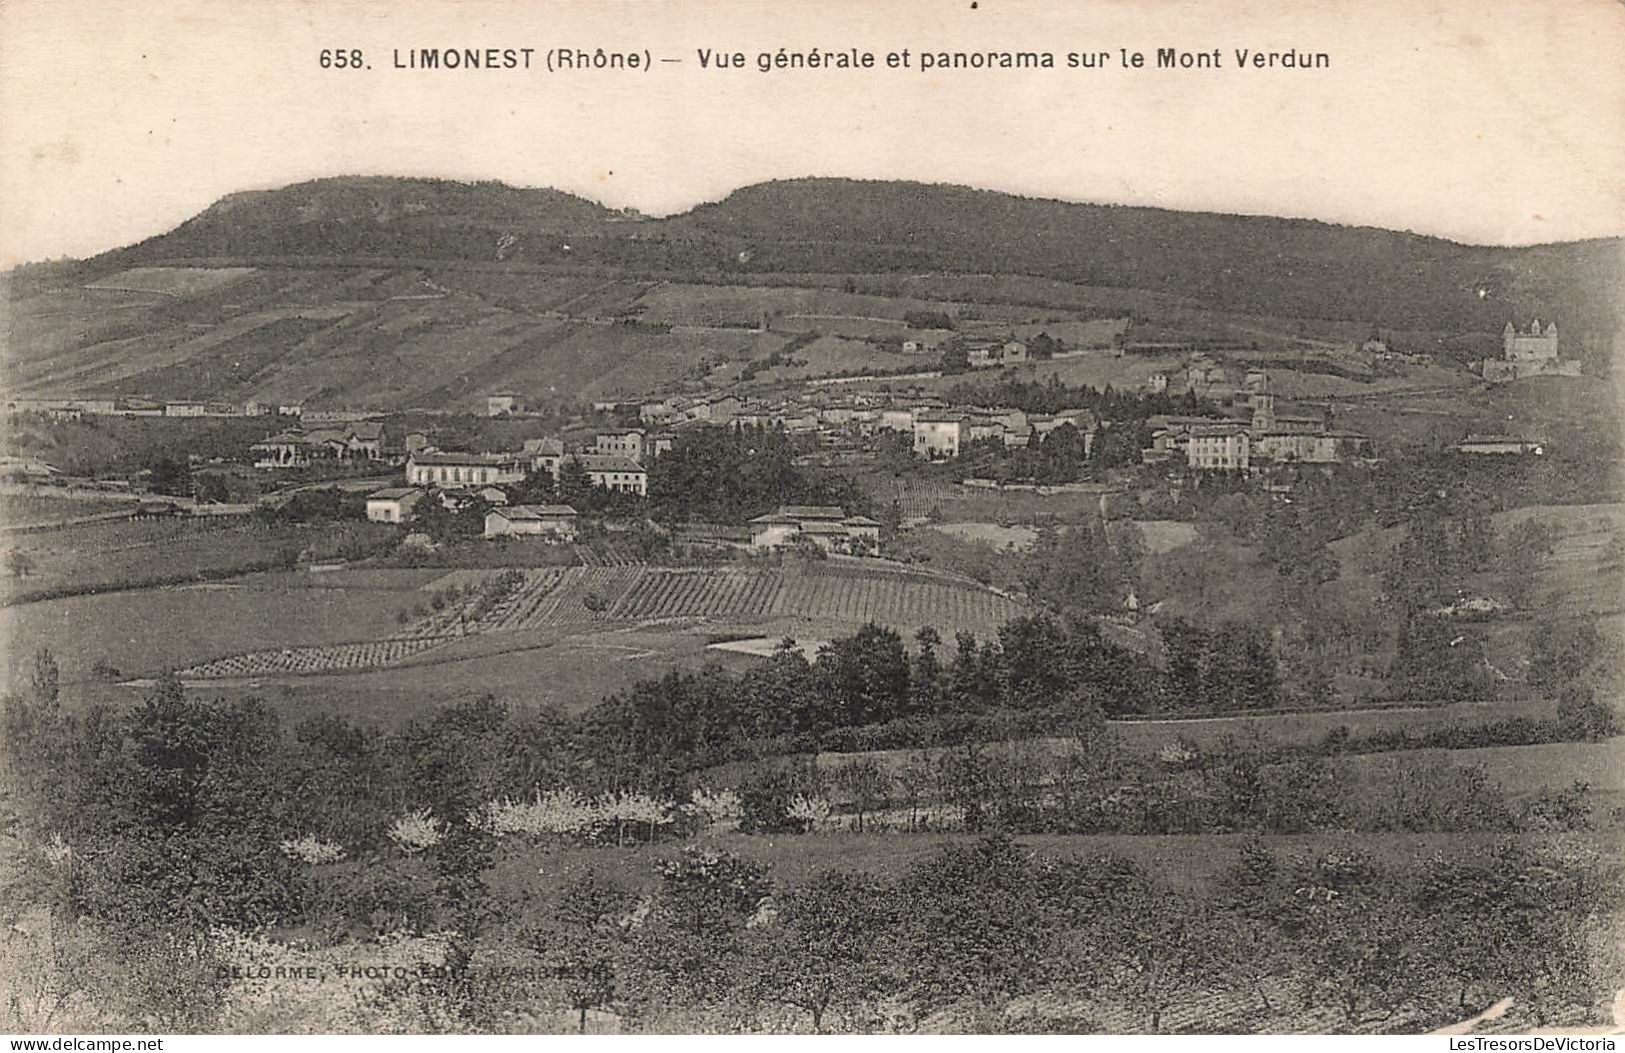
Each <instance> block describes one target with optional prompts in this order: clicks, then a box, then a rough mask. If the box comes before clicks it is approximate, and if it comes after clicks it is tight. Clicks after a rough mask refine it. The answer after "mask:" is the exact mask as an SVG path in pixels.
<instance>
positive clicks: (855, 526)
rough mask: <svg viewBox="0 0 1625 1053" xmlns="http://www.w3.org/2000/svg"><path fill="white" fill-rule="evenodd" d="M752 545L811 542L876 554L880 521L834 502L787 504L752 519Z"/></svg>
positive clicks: (838, 549) (836, 549) (766, 546)
mask: <svg viewBox="0 0 1625 1053" xmlns="http://www.w3.org/2000/svg"><path fill="white" fill-rule="evenodd" d="M750 528H751V530H750V547H751V548H753V549H759V550H770V549H778V548H784V547H786V546H789V545H794V544H797V543H800V542H802V541H810V542H811V543H813V544H815V545H817V546H818V547H819V548H821V549H823V550H824V551H826V552H842V553H851V554H854V555H872V554H874V553H877V552H879V551H880V524H879V523H877V522H875V521H874V520H873V519H870V518H869V517H868V516H849V515H847V514H846V511H845V510H844V509H841V508H838V507H836V506H834V505H785V506H784V507H782V508H780V509H779V510H778V511H777V512H771V513H769V514H767V515H765V516H757V517H756V518H755V519H752V520H751V521H750Z"/></svg>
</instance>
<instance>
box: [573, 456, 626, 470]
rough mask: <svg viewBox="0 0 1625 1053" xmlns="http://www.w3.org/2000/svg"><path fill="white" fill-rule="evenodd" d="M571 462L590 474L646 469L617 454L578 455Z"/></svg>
mask: <svg viewBox="0 0 1625 1053" xmlns="http://www.w3.org/2000/svg"><path fill="white" fill-rule="evenodd" d="M571 460H573V461H575V462H576V463H578V464H580V465H581V467H583V468H585V469H586V470H587V471H589V472H640V473H641V472H643V471H644V468H643V466H642V465H641V464H639V463H638V462H636V461H634V460H632V458H630V457H622V456H621V455H620V454H616V453H578V454H575V455H573V456H572V457H571Z"/></svg>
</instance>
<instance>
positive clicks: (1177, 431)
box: [3, 321, 1578, 549]
mask: <svg viewBox="0 0 1625 1053" xmlns="http://www.w3.org/2000/svg"><path fill="white" fill-rule="evenodd" d="M918 339H919V340H922V341H924V340H928V339H929V337H928V336H920V337H919V338H918ZM1503 345H1504V346H1503V357H1502V358H1501V359H1495V360H1485V361H1484V362H1482V363H1478V364H1477V365H1476V367H1475V368H1476V369H1477V371H1478V372H1479V373H1480V374H1481V375H1482V376H1483V377H1484V378H1485V379H1487V380H1494V381H1501V380H1506V379H1516V378H1519V377H1523V376H1537V375H1574V374H1575V373H1576V372H1577V368H1578V367H1577V366H1576V364H1575V363H1573V362H1570V361H1565V360H1563V359H1562V358H1561V356H1560V354H1559V348H1558V336H1557V326H1556V325H1555V323H1547V324H1546V325H1544V326H1543V325H1542V324H1541V323H1540V322H1539V321H1536V322H1534V323H1532V324H1531V326H1530V327H1529V329H1528V331H1527V332H1525V331H1519V330H1518V329H1517V328H1516V327H1514V326H1513V325H1512V324H1511V323H1508V325H1507V327H1506V330H1505V333H1504V334H1503ZM905 350H910V349H909V348H907V347H905ZM914 350H920V349H919V348H915V349H914ZM1360 350H1361V351H1362V352H1366V353H1369V354H1371V355H1376V356H1379V357H1380V355H1382V354H1386V353H1388V352H1387V347H1386V345H1385V344H1383V343H1382V342H1381V341H1380V340H1378V339H1377V338H1376V337H1373V338H1372V339H1371V340H1368V341H1367V342H1366V344H1365V345H1362V346H1361V348H1360ZM967 353H968V356H969V359H970V364H971V366H972V368H978V369H980V368H992V367H997V366H1005V365H1011V364H1019V363H1021V362H1024V361H1026V359H1027V354H1028V349H1027V346H1026V344H1024V343H1023V342H1021V341H1020V340H983V341H973V342H971V343H970V344H969V345H967ZM1181 372H1182V373H1183V376H1182V377H1180V378H1179V380H1180V383H1179V384H1178V385H1177V387H1178V388H1180V389H1183V390H1188V391H1191V392H1194V393H1195V394H1197V395H1199V396H1202V397H1204V398H1208V399H1212V400H1214V401H1217V402H1219V403H1220V404H1221V405H1224V406H1226V407H1227V415H1226V416H1225V417H1222V418H1214V417H1197V416H1178V415H1157V416H1153V417H1151V418H1150V420H1149V421H1148V423H1149V425H1150V427H1151V432H1152V434H1151V442H1150V446H1149V447H1148V448H1147V449H1145V450H1143V451H1142V453H1141V456H1142V460H1143V461H1144V462H1145V463H1147V464H1163V463H1183V464H1184V465H1185V467H1186V468H1187V469H1190V470H1193V471H1235V472H1244V473H1256V472H1258V471H1260V470H1263V469H1267V468H1269V467H1271V466H1280V465H1292V464H1305V465H1330V464H1350V463H1361V462H1368V461H1370V460H1371V459H1372V458H1374V457H1375V449H1374V446H1373V443H1372V441H1371V439H1370V437H1369V436H1366V435H1363V434H1360V433H1358V432H1354V431H1348V430H1344V429H1339V428H1337V427H1335V426H1334V423H1333V420H1332V412H1331V408H1330V407H1329V406H1307V407H1304V406H1297V407H1294V406H1289V405H1287V404H1284V403H1278V402H1277V399H1276V396H1275V394H1274V392H1273V391H1272V390H1271V385H1270V379H1269V374H1268V373H1267V372H1266V371H1265V370H1262V369H1248V370H1245V371H1243V370H1238V369H1235V368H1233V367H1230V366H1227V365H1226V364H1225V363H1224V362H1222V361H1220V360H1219V359H1218V358H1217V357H1216V356H1215V355H1213V354H1210V353H1202V352H1198V353H1195V354H1192V355H1191V356H1189V358H1188V359H1187V360H1186V361H1185V363H1184V368H1183V370H1182V371H1181ZM1146 387H1147V388H1148V389H1149V390H1150V391H1152V392H1165V391H1169V390H1173V389H1174V388H1175V385H1174V383H1173V378H1171V377H1170V375H1169V374H1168V373H1165V372H1152V373H1151V374H1150V375H1149V377H1148V379H1147V384H1146ZM3 408H4V409H5V411H6V412H7V413H10V414H22V413H36V414H43V415H46V416H49V417H54V418H76V417H80V416H85V415H115V416H145V417H154V416H162V417H268V416H275V417H278V418H282V419H285V420H287V421H288V422H289V424H288V426H287V427H285V428H284V429H283V430H281V431H278V432H276V433H275V434H273V435H270V436H268V437H267V438H265V439H263V440H261V441H260V442H258V443H255V444H254V445H253V447H252V454H253V458H254V461H253V463H254V465H255V467H256V468H261V469H265V470H270V471H278V470H287V469H300V468H306V467H309V466H311V465H316V464H321V463H357V462H378V463H380V464H391V465H399V464H402V463H404V465H405V483H406V485H405V486H399V487H392V488H389V489H385V490H380V491H378V492H376V493H374V494H372V495H370V497H369V498H368V502H367V514H368V517H369V518H371V519H374V520H376V521H379V522H386V523H404V522H407V521H409V520H410V519H411V517H412V510H413V507H414V506H415V505H416V503H417V502H418V501H420V500H422V499H423V498H424V497H426V496H427V495H429V494H431V493H436V494H438V495H439V497H440V499H441V500H443V501H447V502H455V501H456V500H457V499H458V495H463V494H477V495H479V496H480V497H481V498H483V499H484V500H485V501H486V502H487V503H489V504H491V505H493V506H496V507H495V509H494V510H493V511H492V512H491V513H490V516H489V517H488V519H487V522H486V534H487V536H492V537H496V536H510V535H534V536H545V537H564V538H570V537H573V536H574V535H575V531H576V523H577V521H578V519H579V516H578V513H577V512H576V510H574V509H572V508H570V507H569V506H567V505H509V504H508V498H507V494H506V492H505V491H504V490H503V489H502V488H503V487H504V486H506V485H511V484H513V483H517V482H520V481H521V480H523V479H524V478H525V477H526V475H527V474H529V473H531V472H535V471H547V472H548V473H549V474H551V475H552V476H553V477H554V479H555V480H556V479H557V478H558V477H559V473H560V470H561V467H562V466H563V465H564V464H565V463H566V462H567V461H569V462H573V463H574V464H575V465H576V466H578V467H579V468H580V469H581V470H582V471H583V472H584V474H585V476H586V478H587V479H588V480H589V481H590V482H591V483H592V484H593V485H595V486H600V487H603V488H604V489H606V490H611V491H616V492H621V493H628V494H637V495H646V494H647V493H648V486H649V474H648V466H649V465H650V464H651V463H652V462H653V461H654V460H655V459H656V458H658V457H659V456H660V455H661V454H662V453H664V452H666V451H668V450H670V449H671V447H672V443H673V442H674V441H675V440H676V439H677V438H678V437H680V436H681V435H682V434H683V433H684V432H685V431H687V430H691V429H694V428H701V427H707V426H713V427H714V426H720V427H735V426H739V427H752V426H757V427H765V428H777V429H783V430H784V431H785V432H787V433H788V434H791V435H804V436H808V437H816V439H817V441H818V444H819V446H820V447H822V448H826V449H832V450H840V449H842V448H849V449H857V448H859V447H861V445H862V444H863V442H864V441H865V440H866V439H870V438H872V437H874V436H877V435H882V434H887V433H890V434H896V435H900V436H905V437H907V439H908V441H909V445H910V448H911V449H912V451H913V453H914V455H915V456H916V457H917V458H919V459H921V460H924V461H931V462H937V461H949V460H953V459H955V458H958V457H960V456H961V455H962V454H963V453H964V452H965V450H966V449H967V448H968V447H970V446H971V445H972V444H975V443H978V442H982V441H993V442H996V443H999V444H1002V445H1003V446H1005V447H1007V448H1015V447H1022V446H1027V445H1029V444H1032V443H1035V442H1039V441H1042V440H1043V438H1044V437H1045V436H1047V435H1049V434H1050V433H1051V432H1053V431H1055V430H1056V429H1058V428H1061V427H1063V426H1066V425H1070V426H1072V427H1073V428H1075V429H1076V430H1077V433H1078V435H1079V436H1080V437H1081V440H1082V443H1083V447H1084V451H1085V454H1086V455H1087V453H1088V452H1089V451H1090V450H1091V449H1092V447H1093V445H1094V441H1095V438H1096V435H1097V433H1098V430H1099V426H1100V425H1099V421H1098V420H1097V419H1096V417H1095V415H1094V413H1092V412H1091V411H1090V410H1088V409H1072V410H1064V411H1061V412H1058V413H1053V414H1032V413H1026V412H1024V411H1022V410H1019V409H1011V408H1003V407H975V406H955V405H950V404H949V403H948V402H946V401H945V400H942V399H934V398H916V399H901V398H899V397H898V396H896V395H894V394H892V393H889V392H882V391H872V390H856V389H852V388H849V387H845V386H844V385H842V384H841V383H840V382H839V381H836V380H829V381H811V382H809V383H808V384H807V385H806V386H805V387H804V388H803V389H802V390H800V391H798V392H796V393H795V394H793V395H780V396H777V397H772V398H745V397H741V396H740V395H738V394H736V393H732V392H715V393H709V394H702V395H693V396H689V395H669V396H661V397H651V398H647V399H643V400H639V401H634V402H631V403H626V402H619V401H606V402H598V403H594V406H593V408H594V410H596V411H599V412H605V413H617V414H626V413H629V412H630V411H631V410H633V409H634V408H635V409H636V412H637V417H638V420H639V423H640V424H641V425H642V426H641V427H632V428H622V429H610V430H603V431H599V432H598V433H597V434H596V436H595V438H594V441H593V443H592V444H591V445H590V446H586V447H583V448H580V449H570V450H567V449H566V446H565V443H564V442H563V441H562V440H561V439H554V438H542V439H532V440H528V441H527V442H525V444H524V446H523V447H522V448H521V449H519V450H513V451H503V452H494V453H492V452H485V453H469V452H458V451H447V450H439V449H436V448H434V447H433V446H432V445H430V443H429V440H428V438H427V437H426V436H425V435H422V434H410V435H408V436H406V438H405V443H404V445H403V446H401V447H392V446H390V445H389V443H388V440H387V439H386V436H385V432H384V426H383V424H382V423H380V422H379V421H377V420H376V419H369V418H375V417H376V416H377V414H370V413H365V412H354V411H343V410H329V411H313V410H312V411H307V410H306V409H305V408H304V407H303V406H301V405H298V404H276V403H270V402H256V401H249V402H245V403H242V404H233V403H223V402H196V401H170V402H157V401H152V400H144V399H138V398H119V399H108V398H60V399H39V398H33V399H25V398H15V399H8V400H6V401H5V402H4V403H3ZM486 413H487V415H489V416H491V417H513V416H523V415H525V414H526V407H525V400H524V398H523V396H521V395H520V394H518V393H515V392H497V393H495V394H492V395H490V396H488V397H487V399H486ZM1454 448H1455V450H1456V451H1457V452H1460V453H1465V454H1486V455H1501V454H1537V455H1538V454H1543V453H1544V452H1545V445H1544V443H1543V442H1542V441H1541V440H1539V439H1537V438H1532V437H1529V436H1521V435H1468V436H1467V437H1466V438H1465V439H1463V440H1462V441H1461V442H1460V443H1458V444H1457V445H1456V446H1455V447H1454ZM26 467H27V466H19V467H14V468H13V470H12V473H11V474H13V475H18V474H21V475H30V472H29V471H26V470H24V469H25V468H26ZM53 473H54V474H59V473H55V469H52V468H50V467H49V466H41V471H40V472H38V473H33V474H38V475H40V476H41V477H44V476H47V475H49V474H53ZM877 529H878V525H877V524H874V523H872V522H871V521H868V520H864V519H862V518H861V517H848V516H846V515H845V514H844V512H842V510H840V509H827V508H826V509H811V510H809V509H788V508H787V509H781V510H780V512H778V513H775V514H774V515H773V516H766V517H762V518H761V519H759V520H757V521H756V522H754V523H753V524H752V544H753V545H755V546H756V547H777V546H781V545H783V544H785V543H787V539H791V538H799V539H802V540H808V541H811V542H813V543H816V544H820V545H824V546H826V547H828V546H831V545H834V544H835V543H836V542H837V541H839V543H840V545H842V546H848V547H851V548H855V549H862V548H864V547H865V545H866V544H867V542H868V541H869V540H872V539H873V537H874V536H875V531H876V530H877Z"/></svg>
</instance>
